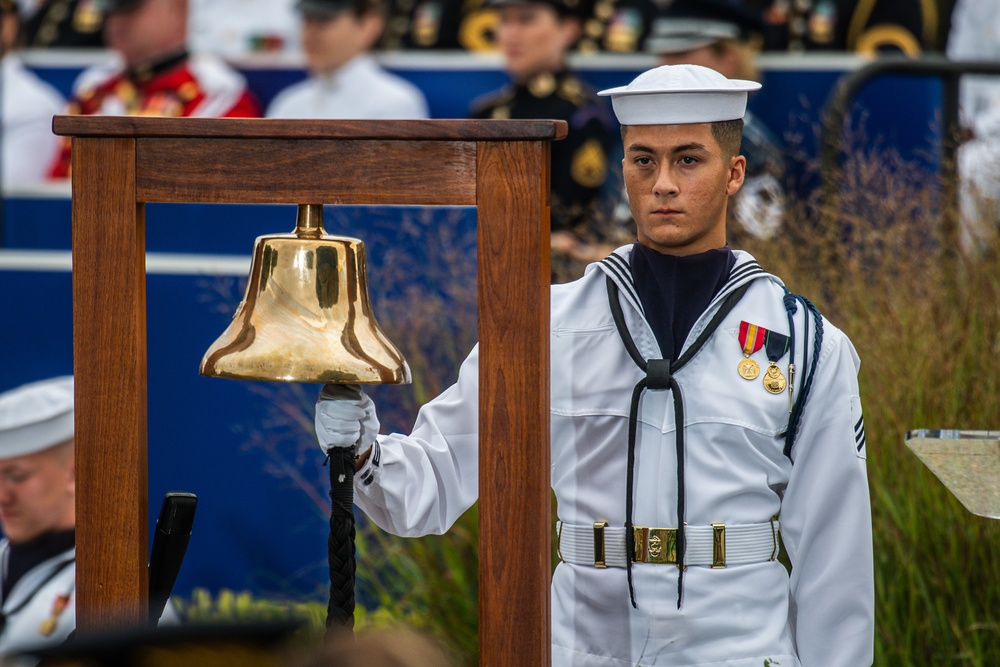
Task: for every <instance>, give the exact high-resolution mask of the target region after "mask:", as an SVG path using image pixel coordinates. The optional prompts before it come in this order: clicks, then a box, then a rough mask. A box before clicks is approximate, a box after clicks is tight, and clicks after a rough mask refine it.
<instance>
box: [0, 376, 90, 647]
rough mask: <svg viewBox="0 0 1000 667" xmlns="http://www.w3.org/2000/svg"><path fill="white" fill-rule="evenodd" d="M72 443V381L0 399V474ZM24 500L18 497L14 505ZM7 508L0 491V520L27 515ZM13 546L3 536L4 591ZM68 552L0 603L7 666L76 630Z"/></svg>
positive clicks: (72, 557)
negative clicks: (12, 464)
mask: <svg viewBox="0 0 1000 667" xmlns="http://www.w3.org/2000/svg"><path fill="white" fill-rule="evenodd" d="M72 438H73V378H72V377H70V376H67V377H59V378H54V379H51V380H43V381H41V382H34V383H31V384H27V385H23V386H21V387H18V388H16V389H12V390H10V391H8V392H5V393H3V394H0V475H4V474H7V473H5V470H4V469H5V467H6V466H7V465H8V462H9V461H11V460H12V459H16V458H18V457H22V456H27V455H33V454H37V453H40V452H44V451H46V450H48V449H50V448H52V447H54V446H56V445H60V444H62V443H66V442H68V441H70V440H72ZM28 500H29V499H28V498H21V499H19V502H21V503H25V502H28ZM10 503H12V501H11V500H9V499H8V498H7V495H6V491H0V516H3V518H4V521H8V520H10V519H8V518H7V516H5V515H6V514H7V513H14V514H18V515H20V516H22V517H23V516H25V515H27V514H29V511H27V510H26V508H25V507H23V506H21V505H16V506H13V507H8V504H10ZM34 511H37V510H34ZM43 537H44V536H43ZM32 541H34V540H32ZM12 547H13V548H17V545H12V544H11V542H10V541H9V540H8V538H7V537H4V538H3V540H2V541H0V581H2V582H3V583H4V588H6V583H7V578H8V574H9V569H10V563H11V550H12ZM67 547H68V548H66V549H64V550H62V551H60V552H58V553H51V554H49V557H48V558H46V559H45V560H42V561H41V562H39V563H37V564H35V565H34V567H32V568H31V569H29V570H28V571H26V572H24V573H23V574H22V575H21V577H20V578H19V579H18V580H17V582H16V583H15V584H14V586H13V588H11V590H10V592H9V593H8V594H7V595H6V596H4V597H3V599H2V601H0V613H2V618H3V629H2V631H0V656H3V657H4V658H5V659H8V660H11V662H12V664H16V665H21V664H32V663H31V662H19V661H17V660H16V659H15V658H13V657H11V656H12V654H16V653H18V652H20V651H24V650H29V649H33V648H37V647H40V646H46V645H53V644H58V643H60V642H62V641H63V640H65V639H66V637H67V636H69V634H70V632H71V631H72V630H73V629H74V628H75V627H76V592H75V591H76V549H75V547H73V546H71V545H67ZM5 664H6V663H5Z"/></svg>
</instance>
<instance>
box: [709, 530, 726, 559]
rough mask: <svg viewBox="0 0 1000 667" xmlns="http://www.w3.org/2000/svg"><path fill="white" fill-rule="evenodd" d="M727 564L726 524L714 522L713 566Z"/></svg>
mask: <svg viewBox="0 0 1000 667" xmlns="http://www.w3.org/2000/svg"><path fill="white" fill-rule="evenodd" d="M725 566H726V524H724V523H713V524H712V567H713V568H716V569H718V568H723V567H725Z"/></svg>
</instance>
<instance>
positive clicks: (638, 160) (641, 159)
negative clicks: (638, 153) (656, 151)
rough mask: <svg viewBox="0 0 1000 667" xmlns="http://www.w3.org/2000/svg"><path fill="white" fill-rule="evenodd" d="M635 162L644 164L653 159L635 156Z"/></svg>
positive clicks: (649, 162) (651, 162) (650, 162)
mask: <svg viewBox="0 0 1000 667" xmlns="http://www.w3.org/2000/svg"><path fill="white" fill-rule="evenodd" d="M635 163H636V164H637V165H640V166H646V165H649V164H653V161H652V160H650V159H649V158H648V157H637V158H636V159H635Z"/></svg>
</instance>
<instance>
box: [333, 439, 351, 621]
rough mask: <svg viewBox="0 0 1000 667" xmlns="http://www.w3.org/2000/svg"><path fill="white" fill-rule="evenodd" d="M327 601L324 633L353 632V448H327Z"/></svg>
mask: <svg viewBox="0 0 1000 667" xmlns="http://www.w3.org/2000/svg"><path fill="white" fill-rule="evenodd" d="M331 451H332V452H333V454H332V456H331V457H330V459H329V461H330V501H331V510H330V537H329V539H328V540H327V550H328V559H329V564H330V602H329V605H328V606H327V608H326V636H327V638H332V637H334V636H342V635H343V634H344V632H347V633H349V634H353V633H354V573H355V570H356V569H357V563H356V561H355V558H354V536H355V528H354V449H353V448H342V449H334V450H331Z"/></svg>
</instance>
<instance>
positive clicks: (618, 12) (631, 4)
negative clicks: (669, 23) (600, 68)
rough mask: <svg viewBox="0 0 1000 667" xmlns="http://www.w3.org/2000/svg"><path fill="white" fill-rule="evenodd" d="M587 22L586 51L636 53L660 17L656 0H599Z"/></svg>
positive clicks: (580, 47) (582, 42)
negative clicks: (654, 20) (657, 17)
mask: <svg viewBox="0 0 1000 667" xmlns="http://www.w3.org/2000/svg"><path fill="white" fill-rule="evenodd" d="M591 4H592V7H591V9H590V10H589V12H588V13H587V16H586V18H585V20H584V22H583V37H582V38H581V39H580V42H579V43H578V44H577V47H576V48H577V50H578V51H580V52H582V53H596V52H600V51H604V52H610V53H633V52H636V51H638V50H640V48H641V47H642V43H643V40H645V39H646V36H647V35H648V34H649V28H650V25H651V24H652V22H653V19H655V18H656V13H657V9H656V4H655V2H653V0H596V1H594V2H592V3H591Z"/></svg>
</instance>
